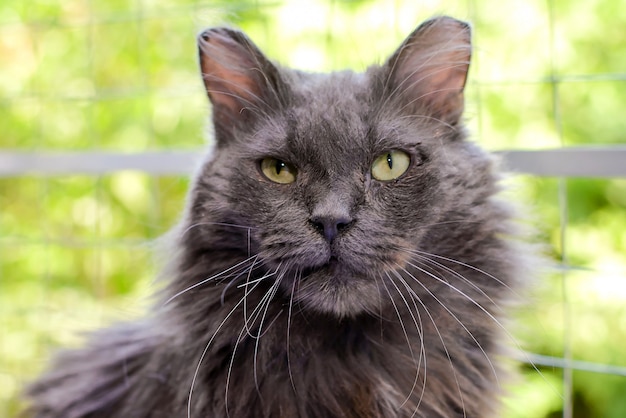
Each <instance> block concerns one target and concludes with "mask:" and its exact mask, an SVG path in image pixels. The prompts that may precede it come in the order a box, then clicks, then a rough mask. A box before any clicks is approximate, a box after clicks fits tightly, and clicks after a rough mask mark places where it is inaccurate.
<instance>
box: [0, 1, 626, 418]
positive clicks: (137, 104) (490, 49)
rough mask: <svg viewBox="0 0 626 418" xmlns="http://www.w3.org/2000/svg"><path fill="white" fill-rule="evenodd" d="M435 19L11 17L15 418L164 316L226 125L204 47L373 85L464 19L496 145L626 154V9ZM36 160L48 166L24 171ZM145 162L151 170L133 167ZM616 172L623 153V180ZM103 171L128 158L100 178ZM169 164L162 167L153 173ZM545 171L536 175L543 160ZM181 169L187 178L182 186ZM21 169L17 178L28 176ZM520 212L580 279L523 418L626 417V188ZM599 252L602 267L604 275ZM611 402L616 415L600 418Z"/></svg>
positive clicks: (6, 276) (3, 364)
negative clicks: (64, 350) (165, 260)
mask: <svg viewBox="0 0 626 418" xmlns="http://www.w3.org/2000/svg"><path fill="white" fill-rule="evenodd" d="M383 3H384V4H383ZM415 3H416V2H411V1H401V0H397V1H395V2H393V3H391V2H376V1H374V2H372V1H356V0H353V1H347V0H317V1H314V0H309V1H280V0H275V1H270V0H265V1H264V0H244V1H239V2H228V1H225V0H224V1H210V2H202V1H179V2H174V1H164V0H135V1H132V2H128V1H121V0H115V1H107V2H96V1H87V0H73V1H63V2H61V1H53V0H49V1H44V0H39V1H32V2H23V1H20V0H7V1H4V2H3V3H2V5H0V63H1V65H0V71H1V73H2V74H1V75H0V95H1V96H0V97H1V98H0V108H1V109H0V125H2V127H3V128H2V131H3V132H2V133H1V134H0V141H1V143H0V145H1V147H2V150H1V151H2V152H0V164H3V167H4V168H5V170H7V171H6V173H5V176H4V177H0V205H1V206H0V207H1V211H0V314H1V316H0V321H1V322H0V330H1V332H2V335H3V337H2V338H1V339H0V353H1V355H0V415H2V416H14V415H15V413H16V411H17V408H18V405H19V402H18V401H17V399H16V396H17V394H18V391H19V388H20V387H21V386H22V384H23V383H24V382H25V381H26V380H27V379H29V378H31V377H32V376H34V375H35V374H36V373H37V372H39V371H40V370H42V368H43V367H44V365H45V362H46V360H47V358H48V354H49V352H50V351H51V349H52V348H54V347H58V346H67V345H74V344H78V343H79V338H78V337H76V334H75V333H76V331H78V330H82V329H91V328H94V327H97V326H99V325H101V324H104V323H107V322H109V321H110V320H112V319H120V318H125V317H129V316H133V315H139V314H140V313H141V311H142V309H143V306H144V305H145V304H142V303H139V304H138V303H137V301H138V300H140V301H142V300H143V301H145V297H146V295H147V294H148V293H149V289H150V288H151V284H150V283H151V280H152V278H153V277H154V274H155V272H156V270H157V267H156V264H157V263H155V261H154V260H153V259H152V258H151V253H152V251H151V250H152V246H153V242H154V239H155V238H157V237H158V236H160V235H161V234H162V233H164V232H165V231H166V229H167V228H168V227H169V226H171V225H173V224H174V222H175V220H176V218H177V217H178V215H179V213H180V211H181V209H182V204H183V201H184V194H185V188H186V186H187V184H188V180H187V177H186V176H183V175H180V173H181V171H184V169H186V168H187V167H188V166H189V161H192V160H193V159H194V158H195V157H196V156H198V155H200V152H199V151H198V149H199V148H201V147H202V146H203V141H202V132H203V129H204V126H205V123H206V114H207V106H206V100H205V98H204V95H203V92H202V87H201V83H200V79H199V77H198V76H197V74H196V63H195V56H196V51H195V34H196V33H197V32H198V31H199V30H200V29H201V28H202V27H205V26H209V25H215V24H223V23H230V24H234V25H236V26H239V27H241V28H243V29H244V30H246V32H248V33H249V34H250V36H251V37H252V38H253V39H254V40H255V41H256V42H257V43H258V44H259V45H260V46H261V48H262V49H263V50H264V51H266V52H267V53H268V55H270V56H271V57H273V58H276V59H278V60H279V61H281V62H284V63H287V64H291V65H294V66H297V67H300V68H304V69H313V70H329V69H340V68H344V67H352V68H357V69H363V68H364V67H365V66H366V65H367V63H369V62H371V61H381V60H382V59H384V57H385V56H386V55H387V54H388V53H389V52H391V51H392V50H393V49H394V48H395V46H396V45H397V44H398V43H399V42H400V40H402V39H403V37H404V36H406V34H408V33H409V32H410V31H411V30H412V29H413V27H414V26H415V25H416V24H417V23H419V21H421V20H423V19H426V18H428V17H430V16H432V15H433V14H437V13H441V12H445V13H447V14H452V15H455V16H457V17H459V18H464V19H469V20H471V21H472V22H473V23H474V28H475V29H474V34H475V36H474V38H475V44H476V45H477V51H476V53H475V58H474V63H473V67H472V77H471V80H470V85H469V87H468V110H467V113H468V119H469V124H470V127H471V128H472V130H473V132H474V136H475V138H476V139H477V141H479V142H480V143H481V144H483V145H484V146H486V147H488V148H490V149H493V150H502V149H514V150H523V151H525V152H526V151H528V150H530V151H532V152H538V153H540V154H541V155H543V156H545V155H549V152H552V151H547V150H546V151H543V150H544V149H547V148H564V147H570V146H572V145H588V144H598V143H602V144H604V145H610V146H615V145H616V144H620V143H624V142H626V140H625V139H624V138H623V132H624V131H626V129H623V128H625V127H626V126H624V123H625V122H624V120H623V117H622V118H620V117H619V114H616V113H615V108H616V107H617V106H616V103H618V104H619V103H620V101H621V103H623V100H626V87H625V86H624V82H625V81H626V73H625V71H624V69H625V68H626V62H624V61H623V60H622V59H621V58H619V57H626V51H624V49H626V46H624V45H626V40H625V39H624V38H623V35H622V34H621V33H620V32H619V31H617V32H616V31H615V30H614V29H613V27H620V26H619V25H618V23H619V22H622V23H623V19H624V17H625V16H623V14H624V12H623V11H622V8H619V6H617V2H614V1H608V0H594V1H590V2H586V3H585V5H581V6H580V7H579V8H577V10H576V11H571V9H568V7H567V5H566V4H565V3H564V2H560V1H557V0H554V1H552V0H550V1H548V2H545V1H521V0H520V1H514V0H507V1H499V2H498V1H485V2H476V1H468V2H465V3H453V2H438V1H432V2H424V3H423V4H415ZM594 13H596V14H597V16H599V17H598V18H596V19H595V20H594V19H591V18H590V16H593V15H594ZM585 17H587V18H588V19H587V20H588V21H592V22H595V23H596V26H597V27H596V28H594V26H593V25H592V24H590V23H587V20H585V19H584V18H585ZM599 22H604V24H603V25H600V24H599ZM607 22H612V23H613V24H612V25H611V24H609V23H607ZM579 33H582V34H584V36H590V37H591V38H592V39H603V42H604V43H603V45H605V46H604V48H605V49H606V52H604V53H602V52H601V51H600V53H595V52H597V51H596V49H600V50H602V49H603V48H599V47H598V45H597V44H596V45H594V44H593V42H591V41H590V42H586V41H585V39H583V38H580V36H579ZM592 35H593V36H595V38H594V37H592ZM594 48H595V49H594ZM578 49H580V51H577V50H578ZM620 52H621V53H620ZM592 58H593V59H592ZM594 60H595V62H593V61H594ZM572 63H575V64H576V66H574V67H571V68H570V67H568V65H570V66H571V64H572ZM609 115H612V116H609ZM597 138H600V140H598V139H597ZM600 141H601V142H600ZM67 151H72V152H75V153H76V152H77V153H76V154H73V158H75V160H73V161H74V163H71V164H74V165H71V164H70V165H69V167H70V168H69V169H66V170H65V171H64V170H62V168H63V167H64V166H65V164H68V163H67V160H65V162H63V161H61V162H60V163H59V167H60V168H61V170H60V171H59V172H55V171H54V170H52V171H51V170H50V159H49V158H54V157H55V155H57V154H55V153H56V152H67ZM561 151H568V150H567V149H566V150H561ZM33 152H35V153H37V155H40V156H43V157H44V160H37V159H32V158H31V159H29V158H30V157H29V158H26V159H20V158H22V157H24V155H29V156H31V157H32V153H33ZM129 152H130V153H134V154H135V155H139V156H141V159H140V160H138V161H139V162H136V163H133V164H129V163H124V161H123V160H124V158H132V156H131V157H128V156H125V155H123V154H122V153H129ZM604 152H605V154H603V156H599V157H597V158H598V161H600V164H599V165H600V166H602V161H604V162H605V165H610V166H611V167H617V168H616V169H614V170H613V171H609V172H605V173H604V174H603V175H604V176H612V175H615V176H618V175H622V176H623V175H624V172H623V171H620V167H622V168H623V166H621V165H620V164H619V158H620V157H619V156H622V155H624V154H623V152H624V151H623V148H617V147H615V148H605V149H604ZM607 152H608V153H617V154H614V155H617V157H616V159H614V160H613V162H612V163H611V164H609V163H608V161H609V156H608V155H607V154H606V153H607ZM25 153H28V154H25ZM93 154H96V155H97V156H99V158H100V157H102V155H112V158H109V159H106V158H105V159H104V160H102V161H104V163H103V166H102V167H104V168H103V169H98V170H96V169H93V168H94V167H95V166H96V165H97V164H96V163H97V161H98V159H97V158H96V159H91V156H92V155H93ZM150 155H152V156H156V157H155V159H154V163H153V164H152V165H149V164H148V165H145V161H146V159H145V158H146V156H150ZM515 155H517V156H518V157H519V156H520V155H525V154H522V153H519V154H515ZM532 155H533V157H532V158H530V159H529V160H527V161H528V162H526V163H523V164H522V165H523V166H524V167H529V166H530V165H529V164H531V162H532V161H536V158H539V157H534V156H535V155H538V154H532ZM563 155H564V154H556V156H555V157H551V158H549V159H548V160H547V163H546V164H547V167H548V171H547V173H546V172H541V171H537V169H535V171H532V170H528V171H530V172H534V173H536V174H539V175H548V176H550V175H555V171H554V170H555V167H556V169H557V171H556V173H557V174H560V173H559V172H558V167H559V164H560V163H559V162H562V161H563V158H564V157H563ZM581 155H582V158H578V159H576V160H574V163H573V164H572V166H573V167H574V168H573V170H577V169H578V168H579V170H580V171H578V172H577V173H578V174H576V172H575V173H574V174H571V175H574V176H575V175H578V176H583V177H584V176H585V175H591V174H590V171H589V170H588V166H589V165H588V164H586V163H585V162H586V159H592V158H595V157H593V155H595V154H593V152H591V151H589V152H587V153H585V152H584V151H583V153H582V154H581ZM598 155H599V154H598ZM518 157H516V158H518ZM3 158H4V160H3ZM46 158H48V159H46ZM519 158H521V157H519ZM174 160H175V161H177V162H176V163H174V165H173V166H172V167H173V168H172V169H171V171H168V170H166V169H164V168H163V167H165V166H166V165H167V164H172V161H174ZM3 161H4V163H3ZM42 161H43V162H42ZM81 161H82V162H83V166H82V167H83V168H82V169H81V168H80V167H81V165H80V162H81ZM120 161H121V162H120ZM510 161H513V162H515V161H519V160H515V159H511V160H510ZM10 164H13V166H14V167H17V168H13V169H12V171H9V170H8V169H7V168H6V167H8V166H9V165H10ZM116 164H119V166H118V165H116ZM142 164H144V165H142ZM524 164H526V165H524ZM546 164H544V167H546ZM513 165H514V164H513ZM577 166H579V167H577ZM625 166H626V165H625ZM3 167H0V171H1V170H2V169H3ZM99 167H101V166H99ZM107 167H110V169H107ZM150 167H159V169H155V171H152V169H151V168H150ZM90 168H91V169H93V170H92V171H90ZM181 168H183V170H181ZM550 170H552V171H550ZM522 171H523V167H522ZM172 173H173V174H172ZM567 173H571V171H570V172H566V174H567ZM613 173H615V174H613ZM568 175H570V174H568ZM515 193H516V194H517V196H516V198H517V199H519V200H524V199H526V200H532V201H533V202H536V203H537V204H538V205H539V206H540V207H541V208H540V210H538V217H539V219H540V220H541V221H542V222H543V225H541V226H540V228H539V229H540V231H541V233H542V238H544V239H545V240H546V241H547V242H549V243H550V245H551V247H552V250H551V251H552V253H553V256H554V258H555V259H556V260H558V261H559V266H560V269H557V272H556V273H554V274H553V276H555V277H554V278H552V279H549V280H548V284H547V285H546V289H545V290H542V291H544V292H545V293H543V294H541V295H539V296H538V297H537V301H536V304H534V305H532V306H530V307H529V308H528V309H527V310H526V311H525V312H523V313H522V314H521V315H520V321H521V322H522V323H523V324H525V325H524V326H525V327H528V330H521V331H520V332H519V334H520V337H519V339H520V341H522V342H524V345H523V348H525V349H528V350H532V351H536V352H537V354H535V353H533V354H530V355H520V358H521V359H522V361H527V360H528V359H530V360H531V361H532V362H533V363H534V364H535V365H537V367H538V368H539V369H540V370H541V372H542V376H539V377H538V375H537V372H536V371H534V370H531V369H528V370H526V369H524V368H522V369H523V371H525V373H526V375H527V382H526V383H524V384H520V385H518V386H517V387H515V388H512V392H513V394H514V396H512V400H511V401H510V402H509V403H508V404H507V405H509V409H510V411H507V412H506V414H507V415H506V416H510V417H518V416H519V417H521V416H526V417H527V416H546V417H547V416H550V417H552V416H555V415H554V414H559V415H561V416H563V417H566V418H569V417H573V416H576V417H583V416H603V417H619V416H624V415H620V414H622V413H624V414H626V412H624V411H626V404H624V403H623V402H622V403H621V404H620V403H619V402H617V401H615V399H617V398H618V396H617V395H615V394H619V393H620V391H623V390H624V389H625V388H626V381H625V379H623V376H624V375H625V374H626V373H625V372H624V370H625V368H624V367H625V366H626V363H624V361H623V357H622V356H621V347H620V342H621V341H623V340H624V338H626V324H625V323H624V321H623V320H622V318H624V317H626V315H623V313H624V309H623V308H622V306H623V302H624V301H625V300H626V287H625V286H624V285H623V284H622V281H623V279H624V278H625V277H626V274H625V273H624V270H625V269H626V267H625V263H624V262H623V254H624V251H626V236H624V235H623V232H621V233H620V231H623V230H624V229H625V228H624V227H625V226H626V220H624V218H623V215H620V214H619V211H620V210H623V208H625V207H626V198H624V196H626V183H625V182H624V180H621V179H617V178H608V179H593V180H592V179H587V178H582V179H573V178H569V177H568V178H566V177H562V178H552V177H547V178H546V177H537V176H522V177H521V181H520V182H519V183H516V186H515ZM520 196H521V197H520ZM581 202H582V203H581ZM594 205H595V206H594ZM607 240H608V241H610V242H609V243H607ZM594 251H597V252H599V253H600V254H599V255H593V256H589V257H587V258H585V253H586V252H590V253H593V254H595V253H594ZM620 260H621V261H620ZM542 289H543V288H542ZM138 306H139V307H138ZM541 318H546V319H544V320H542V319H541ZM594 339H595V340H597V341H602V342H603V343H602V345H604V347H603V346H602V345H600V346H598V345H597V344H594ZM529 340H530V342H532V344H526V341H529ZM616 347H617V348H616ZM594 350H601V351H599V352H595V351H594ZM590 353H592V354H591V355H590ZM590 373H591V374H590ZM594 376H596V377H594ZM597 376H607V377H606V378H605V379H604V380H603V379H602V378H600V377H597ZM607 382H608V383H607ZM597 385H599V386H597ZM593 387H601V388H603V389H604V390H605V392H606V393H605V394H604V395H603V396H600V395H598V394H597V393H594V390H593ZM585 388H587V389H585ZM585 390H587V391H585ZM555 392H556V395H555ZM546 393H548V394H547V395H546ZM607 393H608V394H607ZM611 394H613V395H611ZM611 396H613V397H611ZM516 399H517V400H516ZM607 399H610V400H611V403H612V404H613V409H609V408H608V407H607V406H606V405H604V406H598V405H597V404H598V403H600V402H605V403H606V402H607ZM591 403H593V405H592V404H591ZM529 404H534V405H535V407H536V409H534V410H532V411H533V412H529V407H528V405H529ZM620 408H621V409H620ZM520 411H521V412H520ZM550 414H552V415H550ZM594 414H595V415H594Z"/></svg>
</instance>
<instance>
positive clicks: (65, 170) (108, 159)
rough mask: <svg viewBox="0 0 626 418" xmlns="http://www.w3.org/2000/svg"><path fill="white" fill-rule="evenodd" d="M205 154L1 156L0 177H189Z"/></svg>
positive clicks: (144, 153) (1, 153) (185, 152)
mask: <svg viewBox="0 0 626 418" xmlns="http://www.w3.org/2000/svg"><path fill="white" fill-rule="evenodd" d="M202 155H203V152H202V151H196V152H194V151H149V152H140V153H132V154H129V153H120V152H104V151H103V152H97V151H86V152H62V153H61V152H36V153H25V152H0V177H2V176H4V177H15V176H24V175H42V176H58V175H71V174H87V175H100V174H107V173H112V172H116V171H122V170H136V171H142V172H145V173H148V174H154V175H181V174H185V175H188V174H190V173H191V172H192V171H193V169H194V168H195V166H196V164H197V161H199V160H200V159H201V158H202Z"/></svg>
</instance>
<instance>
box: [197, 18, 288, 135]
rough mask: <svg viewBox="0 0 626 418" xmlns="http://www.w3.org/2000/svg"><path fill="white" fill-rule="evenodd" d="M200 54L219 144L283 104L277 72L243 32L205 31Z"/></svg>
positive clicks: (203, 76) (200, 39)
mask: <svg viewBox="0 0 626 418" xmlns="http://www.w3.org/2000/svg"><path fill="white" fill-rule="evenodd" d="M198 53H199V58H200V69H201V71H202V79H203V80H204V86H205V88H206V92H207V94H208V96H209V100H210V101H211V103H212V104H213V123H214V126H215V133H216V137H217V138H216V139H217V140H218V143H219V142H221V141H226V140H228V138H230V137H231V136H232V133H233V131H234V130H247V129H249V128H250V127H251V126H252V124H253V123H254V121H255V119H256V118H258V117H259V116H260V115H268V114H269V113H270V112H272V110H276V109H278V108H280V107H281V106H282V105H283V104H284V103H283V99H282V98H283V97H285V96H286V95H284V94H281V91H282V90H283V89H284V88H285V87H284V83H282V81H281V79H280V74H279V72H278V70H277V68H276V67H275V66H274V65H273V64H272V63H271V62H270V61H269V60H268V59H267V58H266V57H265V56H264V55H263V53H261V51H260V50H259V49H258V48H257V47H256V46H255V45H254V44H253V43H252V41H250V40H249V39H248V37H247V36H246V35H244V34H243V33H242V32H239V31H236V30H233V29H228V28H213V29H209V30H206V31H205V32H203V33H201V34H200V35H199V36H198Z"/></svg>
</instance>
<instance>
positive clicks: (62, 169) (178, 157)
mask: <svg viewBox="0 0 626 418" xmlns="http://www.w3.org/2000/svg"><path fill="white" fill-rule="evenodd" d="M204 153H205V152H204V151H203V150H197V151H148V152H140V153H132V154H129V153H121V152H105V151H85V152H78V151H77V152H52V151H50V152H44V151H40V152H32V153H30V152H18V151H0V177H18V176H24V175H40V176H58V175H72V174H75V175H81V174H82V175H101V174H107V173H112V172H115V171H121V170H137V171H142V172H145V173H148V174H153V175H188V174H190V173H191V172H192V171H193V169H194V168H195V166H196V164H197V163H198V162H199V161H200V160H201V158H202V156H203V154H204ZM496 154H498V155H500V157H501V158H502V160H503V164H502V165H503V167H504V168H505V169H506V170H509V171H513V172H519V173H527V174H533V175H537V176H543V177H626V146H606V147H601V148H600V147H597V148H591V147H589V148H588V147H577V148H560V149H548V150H533V151H520V150H511V151H499V152H497V153H496Z"/></svg>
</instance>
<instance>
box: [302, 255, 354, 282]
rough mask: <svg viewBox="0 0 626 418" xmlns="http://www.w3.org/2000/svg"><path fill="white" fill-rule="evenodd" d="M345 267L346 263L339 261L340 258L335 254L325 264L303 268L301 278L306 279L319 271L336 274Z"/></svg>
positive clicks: (331, 274)
mask: <svg viewBox="0 0 626 418" xmlns="http://www.w3.org/2000/svg"><path fill="white" fill-rule="evenodd" d="M343 267H344V265H343V264H342V263H341V262H340V261H339V258H338V257H337V256H334V255H333V256H331V257H330V258H329V259H328V261H327V262H325V263H323V264H320V265H316V266H311V267H306V268H304V269H302V278H301V280H306V278H307V277H309V276H312V275H314V274H317V273H326V274H328V275H330V276H335V275H336V274H337V273H339V271H340V270H342V268H343Z"/></svg>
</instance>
